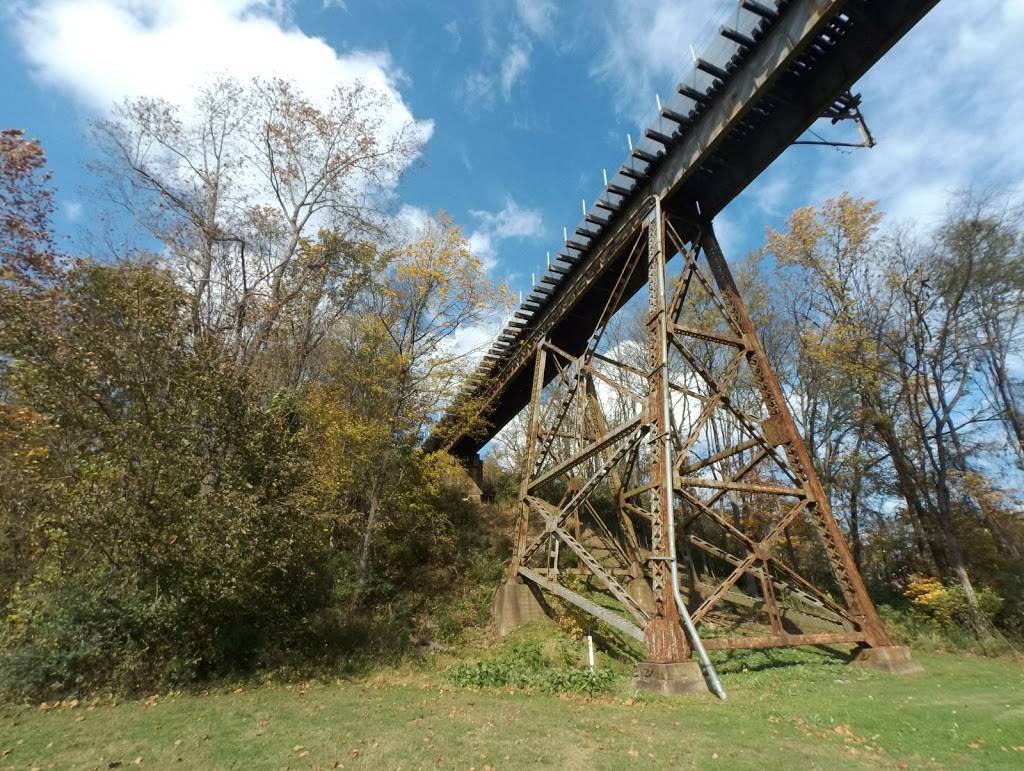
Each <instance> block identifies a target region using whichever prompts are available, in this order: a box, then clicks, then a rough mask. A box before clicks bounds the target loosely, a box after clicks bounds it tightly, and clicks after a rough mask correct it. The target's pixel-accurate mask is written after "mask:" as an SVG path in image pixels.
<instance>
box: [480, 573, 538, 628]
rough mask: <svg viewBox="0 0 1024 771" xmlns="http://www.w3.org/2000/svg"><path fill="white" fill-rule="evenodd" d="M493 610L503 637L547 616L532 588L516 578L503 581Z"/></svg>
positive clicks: (495, 594)
mask: <svg viewBox="0 0 1024 771" xmlns="http://www.w3.org/2000/svg"><path fill="white" fill-rule="evenodd" d="M492 612H493V615H494V625H495V627H496V628H497V630H498V635H499V636H501V637H504V636H505V635H507V634H508V633H509V632H511V631H512V630H513V629H516V628H517V627H520V626H522V625H523V624H528V623H530V622H531V621H539V620H541V619H545V618H547V614H546V613H545V612H544V607H543V606H542V605H541V604H540V602H538V601H537V598H536V597H535V596H534V594H533V591H532V590H531V588H530V587H529V586H527V585H526V584H524V583H523V582H522V581H519V580H518V579H514V578H513V579H511V580H509V581H506V582H505V583H503V584H502V585H501V586H499V587H498V591H497V592H495V593H494V604H493V606H492Z"/></svg>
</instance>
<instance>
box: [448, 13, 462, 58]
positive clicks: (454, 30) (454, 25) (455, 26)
mask: <svg viewBox="0 0 1024 771" xmlns="http://www.w3.org/2000/svg"><path fill="white" fill-rule="evenodd" d="M444 31H445V32H447V33H448V34H449V35H450V36H451V39H452V45H454V46H455V50H456V51H458V50H459V47H460V46H461V45H462V35H461V34H460V33H459V22H458V20H457V19H452V20H451V21H450V22H448V23H447V24H445V25H444Z"/></svg>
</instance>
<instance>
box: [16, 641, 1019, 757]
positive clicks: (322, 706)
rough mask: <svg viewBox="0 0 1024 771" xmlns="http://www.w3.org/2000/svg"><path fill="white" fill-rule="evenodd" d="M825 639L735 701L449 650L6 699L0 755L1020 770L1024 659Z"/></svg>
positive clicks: (741, 683)
mask: <svg viewBox="0 0 1024 771" xmlns="http://www.w3.org/2000/svg"><path fill="white" fill-rule="evenodd" d="M917 658H918V660H919V661H921V663H922V664H923V665H924V666H925V667H926V672H925V674H922V675H913V676H908V677H895V676H887V675H882V674H876V673H869V672H864V671H862V670H859V669H854V668H850V667H848V666H846V665H845V664H843V663H841V662H839V661H838V660H836V659H830V658H829V657H828V656H826V655H825V654H822V653H817V652H813V651H812V652H810V653H802V654H797V653H795V652H791V651H789V652H777V653H768V654H766V653H758V654H753V655H747V656H745V657H740V658H737V657H734V658H732V659H731V660H729V661H728V662H727V663H724V665H723V667H722V669H723V670H724V671H725V674H724V676H723V682H724V684H725V687H726V689H727V690H728V692H729V700H728V701H727V702H724V703H720V702H718V701H715V700H713V699H712V698H711V697H710V696H709V697H688V698H680V699H672V700H668V699H654V698H643V697H638V696H636V695H635V694H632V693H630V692H629V691H628V688H626V687H625V686H624V687H623V689H622V690H621V691H620V692H618V693H616V694H615V695H612V696H607V697H601V698H596V699H592V700H588V699H585V698H582V697H576V696H565V697H557V696H544V695H535V694H528V693H520V692H514V693H509V692H507V691H495V690H493V689H491V690H480V691H473V690H464V689H459V688H453V687H452V686H450V685H448V684H447V683H446V681H445V679H444V675H443V669H442V668H443V666H444V664H443V663H442V662H438V663H437V664H435V665H434V667H433V668H430V667H428V668H427V669H426V670H424V669H415V670H413V669H410V670H409V671H408V672H403V671H398V672H389V673H387V674H382V675H377V676H375V677H372V678H367V679H362V680H356V681H340V682H330V683H324V682H317V683H310V684H304V685H291V686H286V685H261V686H254V687H246V688H243V689H238V690H233V691H231V690H224V691H216V692H210V693H208V694H203V695H197V694H188V695H185V694H179V695H167V696H159V697H157V696H154V697H152V698H150V699H148V700H138V701H124V702H122V703H111V702H104V703H101V704H78V705H76V706H74V707H68V706H61V707H57V708H51V709H43V708H30V707H12V706H8V707H3V708H0V753H2V755H0V768H17V769H29V768H99V769H108V768H125V769H128V768H133V767H135V765H136V764H137V765H138V766H141V767H143V768H179V769H180V768H246V769H249V768H410V769H411V768H434V767H440V768H461V769H469V768H476V769H484V768H487V767H491V768H495V769H505V768H532V767H542V768H627V767H639V766H644V767H656V768H662V767H684V768H685V767H701V768H704V767H707V768H716V767H720V768H723V769H726V768H728V769H736V768H759V769H760V768H791V769H797V768H799V769H803V768H837V767H850V768H859V767H882V768H964V767H969V768H979V767H986V768H1024V663H1022V662H1019V661H1009V660H1005V659H1004V660H990V659H982V658H975V657H968V656H954V655H926V654H918V655H917Z"/></svg>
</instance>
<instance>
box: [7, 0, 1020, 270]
mask: <svg viewBox="0 0 1024 771" xmlns="http://www.w3.org/2000/svg"><path fill="white" fill-rule="evenodd" d="M736 8H737V6H736V3H735V2H733V1H732V0H630V2H615V1H614V0H590V2H582V0H573V2H555V1H554V0H459V1H458V2H455V1H453V0H452V1H449V0H374V1H373V2H370V0H344V2H342V1H341V0H327V1H325V0H295V1H294V2H292V1H291V0H13V2H9V3H8V5H7V9H6V10H4V11H0V18H3V21H4V23H3V24H2V27H0V29H2V31H0V83H3V86H4V88H3V91H4V99H3V101H2V103H0V125H2V126H4V127H18V128H22V129H25V130H26V132H27V133H28V134H29V135H31V136H33V137H38V138H39V139H41V140H42V141H43V143H44V146H45V149H46V151H47V153H48V155H49V157H50V161H51V165H52V168H53V170H54V175H55V182H56V185H57V186H58V189H59V193H58V209H59V214H58V223H57V224H58V226H59V228H60V230H61V232H62V233H63V234H66V235H68V236H69V237H73V236H77V235H78V234H80V233H82V232H83V231H84V229H87V228H88V226H89V224H90V222H92V221H93V219H94V218H95V216H96V214H97V212H96V206H98V204H97V203H96V201H97V199H96V197H95V194H94V191H93V189H92V181H91V178H90V176H89V173H88V171H87V169H86V162H87V161H88V160H89V158H90V149H89V143H88V139H87V126H88V123H89V121H90V120H92V119H94V118H97V117H101V116H103V115H104V114H105V113H106V112H107V111H108V110H109V107H110V105H111V104H113V103H114V102H115V101H117V100H119V99H122V98H124V97H126V96H132V95H138V94H145V95H152V96H162V97H165V98H168V99H170V100H172V101H180V100H182V99H185V98H187V95H188V93H189V90H190V88H192V87H193V86H194V85H195V83H196V82H197V81H200V80H203V79H205V78H208V77H209V76H210V75H212V74H214V73H228V74H235V75H238V76H239V77H250V76H252V75H262V76H269V75H281V76H283V77H287V78H291V79H293V80H296V81H297V82H298V83H299V85H301V86H302V87H303V88H304V89H306V90H307V91H308V92H309V93H311V94H313V95H315V94H317V93H318V92H322V91H323V90H324V89H326V88H329V87H330V85H331V84H332V83H334V82H337V81H338V80H348V79H352V78H354V77H362V78H364V79H365V80H367V81H368V82H370V83H371V84H372V85H374V86H376V87H378V88H380V89H381V90H383V91H386V92H388V93H389V94H390V95H391V97H392V103H391V104H392V108H391V109H392V112H393V115H392V118H393V119H394V120H396V121H401V120H415V121H419V122H420V123H421V125H422V127H423V128H424V129H425V130H426V131H429V133H430V139H429V141H428V142H427V143H426V145H425V147H424V150H423V153H422V156H421V157H420V158H419V159H418V162H417V163H416V164H414V165H413V166H412V167H410V169H409V170H408V171H407V173H406V175H405V177H404V178H403V180H402V182H401V184H400V185H399V186H398V187H397V188H396V189H395V190H394V199H393V209H394V212H395V213H396V214H397V215H398V216H400V217H413V216H418V215H419V213H420V212H422V211H436V210H437V209H445V210H447V211H448V212H450V213H451V214H452V215H453V216H454V217H455V218H456V220H457V221H458V222H459V223H460V224H461V225H462V226H463V227H464V229H465V232H466V233H467V234H468V235H470V236H471V243H472V245H473V246H474V248H475V249H476V250H477V251H478V252H480V254H481V255H482V256H484V257H485V258H486V260H487V262H488V264H489V265H492V266H493V267H492V270H493V272H494V273H495V275H498V276H501V277H504V278H506V279H507V280H508V281H509V283H510V285H511V287H512V288H513V289H514V290H526V289H527V288H528V286H529V280H530V273H531V271H535V272H538V273H539V272H540V271H541V270H543V267H544V263H545V252H546V251H548V250H550V251H551V252H555V251H557V249H558V247H559V245H560V241H561V233H562V227H563V225H567V226H569V227H570V229H571V227H572V226H573V225H574V224H575V223H576V221H577V220H578V219H579V211H580V199H581V198H583V197H586V198H587V200H588V202H589V201H592V200H593V197H594V196H595V195H596V194H597V193H599V192H600V190H601V169H602V168H608V169H614V168H616V167H617V166H618V165H619V163H620V162H621V161H622V160H623V159H624V157H625V155H626V133H627V132H631V133H632V135H633V137H634V138H635V137H637V136H638V135H639V134H640V133H642V129H641V125H642V124H645V123H646V122H647V121H649V120H650V119H651V118H652V116H653V113H654V109H655V107H654V104H655V94H656V93H658V94H660V95H661V97H662V98H663V99H664V98H666V97H667V96H668V95H670V94H671V93H672V92H673V90H674V85H675V83H676V82H677V81H678V80H680V79H681V78H682V77H683V75H684V74H685V73H686V72H687V71H688V70H689V69H690V67H691V64H690V60H691V58H690V52H689V47H690V45H691V44H694V45H695V47H696V48H697V50H698V52H699V51H701V50H702V49H703V47H704V45H705V44H706V42H707V41H708V40H709V39H711V38H713V37H714V30H715V29H716V28H717V25H718V24H719V23H721V22H722V21H724V20H726V19H727V18H729V17H730V16H731V15H735V14H736V13H738V11H737V9H736ZM968 8H969V9H970V10H969V13H970V16H965V15H964V14H966V13H968ZM1022 40H1024V1H1022V0H972V2H970V3H965V2H956V1H955V0H942V2H940V3H939V5H938V7H937V8H936V9H935V10H934V11H932V13H931V14H930V15H929V16H928V17H927V18H926V19H925V20H924V21H923V22H922V23H921V24H920V25H919V26H918V27H917V28H915V29H914V30H913V31H912V32H911V33H910V35H908V36H907V37H906V38H905V39H904V40H903V41H901V42H900V43H899V44H898V45H897V47H896V49H895V50H894V51H893V52H891V53H890V54H889V55H888V56H887V57H886V58H885V59H884V60H883V61H882V62H881V63H880V64H879V65H878V66H877V67H876V68H875V69H874V70H873V71H872V72H870V73H869V74H868V75H867V76H866V77H865V78H864V79H863V80H862V82H861V83H860V84H858V86H857V88H856V89H855V91H860V92H862V93H863V96H864V113H865V115H866V117H867V120H868V122H869V124H870V126H871V128H872V130H873V132H874V134H875V136H876V138H877V140H878V142H879V146H878V147H877V148H875V149H873V150H870V151H853V152H837V151H835V150H832V149H822V148H807V147H794V148H791V149H790V150H788V151H787V152H786V154H785V155H784V156H783V157H782V158H781V159H780V160H779V161H778V162H776V164H775V165H774V166H772V168H771V169H769V170H768V171H767V172H766V173H765V174H764V175H762V177H761V178H760V179H759V180H758V181H757V182H756V183H755V184H754V185H753V186H752V187H751V188H749V189H748V190H747V191H746V192H745V193H744V194H743V196H741V198H740V199H738V200H737V201H736V202H734V203H733V204H732V205H731V206H730V207H729V208H728V209H727V210H726V211H725V212H724V213H723V215H722V217H721V218H720V221H719V232H720V235H721V236H722V240H723V242H724V244H725V246H726V248H727V250H728V251H730V252H731V254H732V256H733V257H739V256H742V253H743V252H745V251H746V250H747V249H749V248H753V247H756V246H758V245H760V243H761V242H762V239H763V234H764V229H765V227H766V226H779V225H780V224H781V222H782V220H783V218H784V217H785V215H786V214H787V213H788V212H789V211H791V210H792V209H793V208H795V207H797V206H802V205H806V204H809V203H820V202H821V201H822V200H823V199H824V198H825V197H827V196H830V195H836V194H838V193H840V192H842V191H844V190H848V191H850V192H853V193H855V194H857V195H863V196H866V197H871V198H878V199H880V201H881V204H882V207H883V209H884V210H886V211H888V212H890V213H891V215H892V216H893V217H895V218H896V219H900V220H903V219H915V220H918V221H921V222H923V223H925V224H927V223H928V222H930V221H934V220H935V219H936V218H937V217H938V216H940V215H941V214H942V213H943V211H944V210H945V206H946V201H947V199H948V197H949V195H950V194H951V193H952V192H954V191H955V190H957V189H960V188H963V187H965V186H967V185H975V186H979V187H991V186H995V187H1014V186H1016V185H1017V184H1018V183H1019V180H1020V179H1021V175H1022V172H1024V142H1022V141H1021V140H1022V139H1024V131H1022V130H1021V129H1020V126H1022V125H1024V78H1020V77H1019V74H1018V72H1017V67H1016V66H1014V65H1013V64H1012V62H1013V61H1014V60H1015V58H1016V57H1018V56H1019V51H1018V49H1019V48H1020V45H1021V42H1020V41H1022ZM818 130H819V132H820V133H822V134H825V135H829V136H832V137H835V138H842V139H850V138H851V137H852V136H853V135H852V133H851V132H852V126H850V127H847V128H845V129H836V128H834V127H831V126H828V125H827V124H826V125H825V126H823V127H820V128H819V129H818Z"/></svg>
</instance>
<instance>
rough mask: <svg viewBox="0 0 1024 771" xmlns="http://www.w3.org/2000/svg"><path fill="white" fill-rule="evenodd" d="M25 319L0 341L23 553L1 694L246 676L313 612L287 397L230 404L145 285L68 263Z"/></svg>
mask: <svg viewBox="0 0 1024 771" xmlns="http://www.w3.org/2000/svg"><path fill="white" fill-rule="evenodd" d="M8 299H9V298H8ZM34 307H35V308H36V309H37V310H36V312H32V313H29V312H28V311H25V312H20V311H19V312H17V313H12V314H11V315H10V316H9V317H8V318H7V319H5V322H6V323H5V325H4V326H3V327H2V328H0V332H2V334H0V350H3V351H5V352H7V355H8V356H9V358H8V360H7V361H6V362H5V363H4V364H5V366H4V368H3V369H2V370H0V376H2V378H0V385H2V386H3V388H4V389H5V390H6V393H7V395H8V397H9V399H10V400H11V401H12V402H14V403H15V404H17V409H9V410H8V411H6V412H5V413H4V415H3V417H4V420H3V421H2V425H0V427H2V428H3V429H4V431H3V437H4V445H5V450H7V452H5V453H4V455H3V456H2V460H0V463H2V464H3V474H0V478H5V477H15V476H16V477H18V478H20V479H21V480H22V481H23V484H22V490H21V494H20V496H19V500H18V501H17V507H14V506H10V507H8V504H7V503H6V502H5V504H4V507H3V508H2V509H0V526H2V529H3V530H4V531H6V532H17V533H18V535H19V539H20V544H19V550H20V553H21V554H22V555H24V557H23V559H22V560H21V562H20V563H19V564H20V574H19V575H18V576H17V580H16V582H15V584H14V587H13V588H10V589H8V590H7V592H6V594H7V596H6V597H5V598H4V602H3V607H4V610H5V613H6V618H5V620H4V625H3V629H2V634H0V661H2V664H0V667H2V670H0V674H2V675H3V680H2V682H3V688H5V689H7V690H9V691H13V692H16V693H23V694H35V695H42V694H46V695H55V694H57V693H59V692H62V691H69V690H78V691H80V690H82V689H91V688H100V687H113V688H117V689H124V690H132V689H135V688H139V687H151V686H154V685H164V684H173V685H181V684H184V683H187V682H191V681H193V680H195V679H198V678H201V677H208V676H213V675H218V674H222V673H228V672H235V671H245V670H249V669H251V668H252V667H254V666H257V665H258V664H259V663H260V660H261V656H263V651H265V650H266V649H267V648H268V647H274V646H278V645H280V644H281V641H282V640H286V639H288V637H289V635H290V634H291V630H292V629H293V628H294V627H295V626H296V625H297V624H298V623H299V622H300V621H301V620H302V619H304V618H307V617H309V616H310V615H311V614H313V613H315V612H316V611H317V609H319V608H322V607H324V606H325V605H327V604H328V603H329V602H330V601H331V598H332V581H331V577H330V571H329V569H328V567H329V566H328V556H329V552H328V544H329V541H328V531H327V528H326V526H325V525H324V524H323V523H322V522H320V521H319V520H317V519H316V518H314V517H313V516H310V515H309V514H308V513H307V512H306V510H305V509H304V508H303V506H302V501H301V498H300V496H298V495H297V492H296V491H297V490H298V489H299V485H300V483H301V481H302V480H303V478H304V465H303V463H304V461H303V457H302V455H301V453H300V451H299V447H298V442H297V441H296V439H295V437H296V431H297V427H296V425H295V418H294V414H295V410H294V408H293V406H292V400H291V399H289V398H287V397H278V398H277V399H275V400H273V401H272V402H271V403H269V404H266V405H260V404H259V403H254V402H253V400H249V399H246V398H245V396H244V393H245V392H244V383H240V382H239V379H238V377H237V375H236V374H235V372H234V370H233V366H232V363H231V362H230V361H228V360H226V358H225V357H224V356H223V354H222V353H221V352H220V350H219V349H218V348H217V346H216V345H215V344H214V343H212V342H210V341H204V340H199V341H197V340H195V338H194V337H193V336H192V334H191V330H190V327H189V323H188V320H187V314H186V313H185V308H186V300H185V297H184V295H183V294H182V292H181V291H180V289H178V288H177V287H176V286H175V285H174V283H173V281H172V280H171V278H170V276H168V275H167V274H166V273H164V272H162V271H159V270H156V269H152V268H144V267H138V266H126V267H109V266H107V267H104V266H96V265H88V266H83V267H81V268H79V269H77V270H76V271H73V272H72V273H71V274H70V275H69V276H68V277H67V278H66V280H65V281H64V283H63V284H62V285H61V287H60V290H59V291H57V290H54V291H53V292H52V293H50V294H48V295H47V296H46V303H45V304H44V303H42V302H38V303H37V304H36V306H34ZM15 310H17V308H15ZM21 310H24V309H21Z"/></svg>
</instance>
